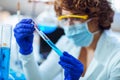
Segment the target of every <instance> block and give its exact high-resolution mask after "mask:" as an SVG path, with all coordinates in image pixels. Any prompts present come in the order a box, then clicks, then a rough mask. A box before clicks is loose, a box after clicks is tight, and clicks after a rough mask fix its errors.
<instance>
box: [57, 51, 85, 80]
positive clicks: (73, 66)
mask: <svg viewBox="0 0 120 80" xmlns="http://www.w3.org/2000/svg"><path fill="white" fill-rule="evenodd" d="M59 64H60V65H61V66H62V68H63V69H64V70H65V72H64V75H65V80H79V78H80V76H81V75H82V73H83V70H84V67H83V64H82V63H81V62H80V61H79V60H77V59H76V58H74V57H73V56H72V55H70V54H68V53H67V52H63V56H61V57H60V61H59Z"/></svg>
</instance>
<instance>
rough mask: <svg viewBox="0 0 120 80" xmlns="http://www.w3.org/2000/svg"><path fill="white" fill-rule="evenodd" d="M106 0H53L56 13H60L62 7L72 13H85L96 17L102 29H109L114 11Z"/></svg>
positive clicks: (58, 14) (90, 16)
mask: <svg viewBox="0 0 120 80" xmlns="http://www.w3.org/2000/svg"><path fill="white" fill-rule="evenodd" d="M110 5H111V3H110V2H108V1H107V0H55V3H54V9H55V11H56V15H57V16H60V15H62V9H64V10H67V11H70V12H71V13H73V14H78V15H79V14H86V15H88V16H89V18H93V17H98V18H99V20H98V25H99V27H100V28H101V29H102V30H106V29H110V27H111V23H112V22H113V16H114V11H113V10H112V8H111V6H110Z"/></svg>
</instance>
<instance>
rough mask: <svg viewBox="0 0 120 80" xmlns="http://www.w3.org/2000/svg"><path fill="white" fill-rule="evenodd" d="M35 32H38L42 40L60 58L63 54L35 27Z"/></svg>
mask: <svg viewBox="0 0 120 80" xmlns="http://www.w3.org/2000/svg"><path fill="white" fill-rule="evenodd" d="M35 29H36V31H37V32H38V34H39V35H40V36H41V37H42V38H43V40H44V41H45V42H46V43H47V44H48V45H49V46H50V47H51V48H52V49H53V50H54V51H55V52H56V53H57V54H58V55H59V56H62V55H63V53H62V51H61V50H60V49H58V48H57V47H56V46H55V44H54V43H53V42H52V41H51V40H50V39H49V38H48V37H47V36H46V35H45V34H44V33H43V32H42V31H40V30H38V28H37V27H36V26H35Z"/></svg>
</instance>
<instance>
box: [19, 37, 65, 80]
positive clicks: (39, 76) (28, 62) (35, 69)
mask: <svg viewBox="0 0 120 80" xmlns="http://www.w3.org/2000/svg"><path fill="white" fill-rule="evenodd" d="M66 43H67V41H65V39H64V37H62V38H61V39H59V41H58V42H57V44H56V46H57V47H58V48H59V49H60V50H63V48H64V49H65V45H66ZM21 59H22V64H23V69H24V73H25V76H26V77H27V80H53V78H54V77H56V75H57V74H58V73H59V72H60V71H62V68H61V66H60V65H59V64H58V61H59V56H58V55H57V54H56V53H55V52H54V51H53V50H52V51H51V53H50V54H49V56H48V57H47V59H46V60H45V61H44V62H43V63H42V64H41V65H40V66H38V65H37V63H36V62H35V60H34V57H33V53H32V54H30V55H27V56H24V55H21Z"/></svg>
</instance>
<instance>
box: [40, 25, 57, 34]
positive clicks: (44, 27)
mask: <svg viewBox="0 0 120 80" xmlns="http://www.w3.org/2000/svg"><path fill="white" fill-rule="evenodd" d="M38 28H39V30H41V31H43V32H44V33H46V34H48V33H52V32H54V31H55V30H56V29H57V26H55V25H53V26H48V25H41V24H38Z"/></svg>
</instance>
